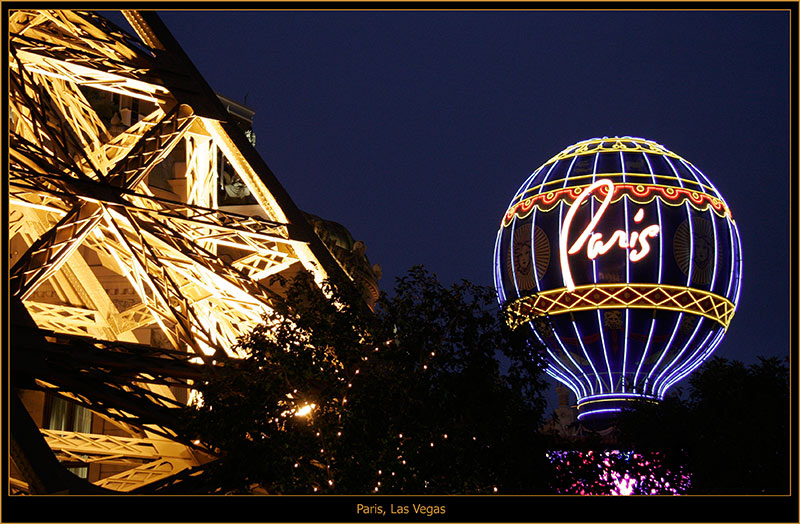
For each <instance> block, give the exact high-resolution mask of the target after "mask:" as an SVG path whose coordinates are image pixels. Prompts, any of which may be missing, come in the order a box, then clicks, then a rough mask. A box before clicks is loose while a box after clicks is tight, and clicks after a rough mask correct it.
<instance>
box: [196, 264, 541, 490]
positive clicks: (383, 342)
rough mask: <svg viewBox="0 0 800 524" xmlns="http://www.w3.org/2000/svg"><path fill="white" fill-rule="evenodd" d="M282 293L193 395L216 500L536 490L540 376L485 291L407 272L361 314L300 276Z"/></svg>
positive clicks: (532, 355)
mask: <svg viewBox="0 0 800 524" xmlns="http://www.w3.org/2000/svg"><path fill="white" fill-rule="evenodd" d="M288 289H289V292H288V295H287V296H289V297H290V299H289V300H287V302H286V304H284V305H282V306H281V307H279V308H278V309H277V310H276V311H275V312H274V313H273V314H270V315H269V316H267V317H266V318H265V322H264V324H263V325H262V326H260V327H258V328H257V329H256V330H254V331H253V333H251V334H250V335H248V336H246V337H244V338H243V339H242V340H241V341H240V343H239V349H240V350H242V351H243V352H244V353H245V354H246V355H247V358H245V359H242V360H240V361H231V362H226V363H225V365H223V366H221V367H220V368H219V369H217V370H215V373H214V376H209V377H208V378H207V380H204V381H203V383H202V384H198V385H197V388H198V390H199V391H200V393H201V394H202V399H203V403H202V405H201V406H199V407H197V408H196V409H191V410H189V411H187V423H188V425H189V427H190V428H191V430H192V431H194V434H195V435H196V436H197V438H199V439H201V440H203V441H204V442H207V443H209V444H211V445H213V446H215V447H217V448H219V450H221V452H222V454H223V455H224V456H223V458H222V459H220V460H219V461H217V463H215V464H213V465H212V466H211V467H209V468H208V470H209V475H210V476H213V478H214V482H213V484H214V485H218V486H220V491H221V492H232V491H247V489H248V487H249V486H253V485H259V486H261V487H263V488H264V489H265V490H266V491H267V492H268V493H315V492H316V493H391V494H399V493H434V494H448V493H461V494H469V493H494V492H503V493H533V492H544V491H545V490H546V484H547V476H548V474H549V464H548V463H547V462H546V458H545V454H544V449H543V443H542V442H541V440H540V439H539V438H538V435H537V432H536V429H537V427H538V426H539V424H540V422H541V419H542V414H543V411H544V409H545V400H544V398H543V395H542V392H543V390H544V389H545V388H546V385H545V383H544V381H543V380H542V377H541V369H542V365H543V363H542V361H541V359H540V357H539V356H538V353H537V352H536V350H535V348H533V347H531V346H530V345H529V344H528V342H527V341H526V340H525V339H524V338H522V337H521V336H519V335H515V334H514V333H511V332H510V331H509V330H508V329H507V328H506V326H505V323H504V322H503V321H502V318H501V316H500V313H499V308H498V307H497V304H496V299H495V296H494V292H493V291H491V290H490V289H488V288H484V287H480V286H475V285H473V284H471V283H469V282H466V281H462V282H461V283H458V284H455V285H453V286H451V287H449V288H447V287H445V286H443V285H442V284H441V283H439V282H438V280H437V279H436V277H435V276H433V275H431V274H430V273H428V272H427V271H425V270H424V269H422V268H421V267H415V268H412V270H411V271H410V272H409V273H408V275H407V276H405V277H402V278H400V279H398V282H397V285H396V288H395V290H394V295H393V296H392V297H389V296H387V295H386V294H383V295H382V296H381V298H380V299H379V301H378V304H377V306H376V310H375V312H374V313H373V312H369V311H365V310H364V308H363V302H362V300H361V298H360V295H359V293H358V292H357V291H356V290H353V289H351V288H350V287H349V286H336V285H334V284H332V283H330V282H326V283H325V284H324V286H323V288H322V291H323V292H322V293H320V292H319V289H318V288H317V287H316V286H315V285H314V283H313V282H312V281H311V280H310V277H308V276H307V275H301V276H300V277H299V278H297V279H295V280H294V281H292V282H290V283H288ZM498 357H500V358H502V359H503V360H504V362H505V363H506V364H507V370H506V371H505V372H501V369H500V362H499V360H498Z"/></svg>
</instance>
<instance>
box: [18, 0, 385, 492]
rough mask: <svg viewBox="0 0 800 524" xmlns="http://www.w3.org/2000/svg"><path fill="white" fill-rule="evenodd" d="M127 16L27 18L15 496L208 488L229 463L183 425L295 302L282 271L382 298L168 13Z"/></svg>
mask: <svg viewBox="0 0 800 524" xmlns="http://www.w3.org/2000/svg"><path fill="white" fill-rule="evenodd" d="M123 13H124V16H125V18H126V20H127V21H128V23H129V24H130V26H131V27H132V28H133V30H134V31H135V35H134V34H130V33H129V32H126V31H125V30H123V29H121V28H120V27H118V26H116V25H115V24H113V23H112V22H111V21H109V20H107V19H105V18H103V17H101V16H100V15H98V14H96V13H92V12H85V11H59V10H12V11H10V12H9V20H8V24H9V25H8V27H9V40H8V60H9V69H8V108H9V112H8V117H7V124H8V126H9V144H10V154H9V156H8V159H9V160H8V162H9V163H8V165H7V169H6V173H7V177H8V178H7V183H8V201H7V212H8V226H9V238H8V248H9V255H8V258H7V260H9V261H10V262H9V268H10V275H9V280H8V282H9V289H8V292H7V295H6V296H7V297H8V306H9V308H8V309H9V311H10V319H9V324H8V325H9V326H10V329H9V332H8V338H7V340H6V343H7V345H6V347H8V348H9V351H8V353H7V355H8V359H7V361H6V369H7V370H9V373H8V375H7V376H8V377H10V381H11V383H10V384H9V385H7V394H8V395H9V401H8V402H7V403H6V406H8V410H7V413H6V423H7V424H8V429H9V433H10V437H11V438H10V445H9V450H10V455H11V467H10V473H9V484H10V488H9V489H10V492H11V493H12V494H24V493H30V494H52V493H65V494H92V493H162V492H163V493H169V492H170V489H171V488H174V487H175V486H181V485H189V486H197V485H198V484H197V482H198V481H197V479H198V478H200V477H202V475H201V474H199V473H198V472H202V470H203V466H204V465H206V464H209V463H211V462H213V461H214V460H215V459H216V458H217V457H216V456H215V454H214V450H211V449H208V448H207V447H205V446H204V444H203V443H202V442H199V441H192V440H191V439H190V437H189V436H188V435H187V434H186V432H185V431H184V428H182V427H180V422H179V421H178V417H176V416H175V413H176V412H177V411H178V410H180V409H181V408H182V407H183V406H186V405H187V403H190V402H191V401H192V396H193V390H192V381H193V380H198V379H199V378H200V377H202V376H204V373H205V372H207V371H208V370H209V369H211V370H213V369H214V366H217V365H219V363H221V362H225V361H230V359H237V358H241V357H242V356H243V355H240V354H238V353H237V351H236V350H235V349H233V348H235V343H236V341H237V339H238V337H240V336H241V335H243V334H246V333H248V332H249V331H250V330H251V329H252V328H253V327H254V326H256V325H257V324H259V323H260V322H261V320H262V316H263V315H264V313H265V312H267V311H270V310H271V309H272V308H273V306H274V305H275V304H276V301H281V300H283V299H284V296H283V294H282V292H283V288H282V287H281V285H280V284H279V283H276V282H275V279H274V278H272V277H274V276H275V275H277V274H280V275H282V276H284V277H287V278H289V277H291V276H292V275H295V274H297V273H298V272H300V271H307V272H310V273H311V274H312V275H313V277H314V280H315V281H316V282H318V283H321V282H322V281H323V280H324V279H331V280H335V281H340V282H352V283H353V285H358V286H360V287H361V289H365V290H366V291H365V302H367V303H368V304H369V303H370V302H372V303H374V300H375V298H376V297H377V278H378V277H379V274H378V273H379V268H378V267H374V268H371V267H370V266H369V265H368V263H367V262H366V257H364V256H363V245H361V246H358V245H355V246H354V245H353V242H352V237H350V236H349V233H347V232H346V230H344V232H342V231H343V228H342V227H341V226H339V225H338V224H335V223H328V222H326V221H324V220H321V219H319V218H318V217H315V216H313V215H307V214H305V213H303V212H302V211H300V210H299V209H298V208H297V206H296V205H295V204H294V203H293V202H292V200H291V198H290V197H289V195H288V194H287V192H286V190H285V189H284V188H283V187H282V186H281V184H280V183H279V182H278V180H277V179H276V177H275V175H274V174H273V173H272V172H271V171H270V169H269V168H268V167H267V165H266V164H265V163H264V161H263V160H262V159H261V157H260V156H259V155H258V153H256V151H255V149H254V142H253V141H252V138H253V135H252V131H251V129H250V126H249V125H248V124H249V121H248V118H252V112H251V111H250V112H248V110H247V108H244V107H243V106H241V105H238V104H236V103H233V102H231V101H229V100H227V99H225V98H224V97H220V96H218V95H217V94H215V93H214V91H212V89H211V88H210V87H209V85H208V84H207V83H206V82H205V80H204V79H203V78H202V76H201V75H200V74H199V73H198V71H197V69H196V68H195V67H194V65H193V64H192V62H191V61H190V60H189V58H188V57H187V56H186V54H185V53H184V51H183V50H182V49H181V47H180V46H179V45H178V43H177V42H176V40H175V38H174V37H173V36H172V34H171V33H170V32H169V31H168V30H167V28H166V26H165V25H164V23H163V22H162V21H161V19H160V18H159V17H158V16H157V15H156V14H155V13H154V12H152V11H124V12H123ZM331 224H332V225H333V227H329V226H331ZM193 479H194V481H195V484H191V482H192V481H193ZM185 490H190V488H185ZM210 491H213V486H211V487H209V486H202V492H210Z"/></svg>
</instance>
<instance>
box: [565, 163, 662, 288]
mask: <svg viewBox="0 0 800 524" xmlns="http://www.w3.org/2000/svg"><path fill="white" fill-rule="evenodd" d="M602 186H605V187H606V196H605V198H603V201H602V203H601V204H600V208H599V209H598V210H597V212H596V213H595V214H594V215H593V216H592V219H591V220H590V221H589V223H588V224H587V225H586V227H585V228H584V230H583V231H582V232H581V234H580V236H579V237H578V238H577V239H576V240H575V242H574V243H573V244H572V245H571V246H570V247H569V249H567V245H568V243H569V233H570V228H571V227H572V220H573V218H575V213H577V212H578V208H579V207H580V205H581V204H582V203H583V202H584V200H586V199H587V198H589V196H591V193H592V191H594V190H595V189H597V188H599V187H602ZM613 197H614V183H613V182H612V181H611V180H609V179H607V178H603V179H601V180H598V181H596V182H594V183H593V184H592V185H590V186H589V187H587V188H586V190H585V191H583V192H582V193H581V194H580V195H579V196H578V198H576V199H575V202H573V203H572V206H570V208H569V211H568V212H567V216H566V217H565V218H564V223H563V224H562V226H561V238H560V239H559V255H560V261H561V275H562V276H563V278H564V285H565V286H566V287H567V291H570V292H571V291H575V282H574V281H573V280H572V271H571V270H570V268H569V255H574V254H576V253H577V252H579V251H580V250H581V249H583V246H584V244H585V245H586V256H587V257H588V258H589V259H590V260H594V259H595V258H597V257H598V256H599V255H604V254H606V253H607V252H608V251H609V250H610V249H611V248H612V247H614V245H615V244H616V245H618V246H619V247H620V248H621V249H629V250H630V251H629V253H628V258H630V260H631V262H638V261H640V260H641V259H643V258H644V257H645V256H646V255H647V254H648V253H649V252H650V244H649V243H648V241H647V239H648V238H655V237H656V236H658V234H659V233H660V232H661V228H660V227H659V226H658V224H651V225H649V226H647V227H645V228H644V229H642V231H641V232H639V231H633V232H632V233H631V235H630V237H628V234H627V233H626V232H625V231H622V230H621V229H618V230H616V231H614V232H613V233H612V234H611V238H609V240H608V241H607V242H603V234H602V233H595V228H596V227H597V225H598V224H599V223H600V219H601V218H603V214H604V213H605V211H606V208H608V206H609V204H611V199H612V198H613ZM643 218H644V209H640V210H639V211H638V212H637V213H636V215H634V217H633V221H634V222H635V223H637V224H638V223H640V222H641V221H642V219H643ZM587 240H588V242H587ZM637 242H638V244H639V247H638V249H637V248H636V247H635V246H636V244H637Z"/></svg>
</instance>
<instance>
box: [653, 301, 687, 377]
mask: <svg viewBox="0 0 800 524" xmlns="http://www.w3.org/2000/svg"><path fill="white" fill-rule="evenodd" d="M681 320H683V313H678V320H677V322H675V327H674V328H672V335H671V336H670V337H669V341H668V342H667V344H666V345H665V346H664V351H662V352H661V356H660V357H658V360H657V361H656V363H655V364H654V365H653V367H652V369H651V370H650V373H648V374H647V378H646V379H645V380H644V389H645V391H647V387H648V385H649V386H650V389H651V390H652V391H653V392H654V393H655V387H653V383H652V382H650V381H651V379H652V378H653V373H655V371H656V369H657V368H658V365H659V364H661V361H662V360H664V357H665V356H666V355H667V353H668V352H669V350H670V346H672V341H673V340H675V334H676V333H677V332H678V326H680V325H681Z"/></svg>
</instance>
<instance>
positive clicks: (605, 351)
mask: <svg viewBox="0 0 800 524" xmlns="http://www.w3.org/2000/svg"><path fill="white" fill-rule="evenodd" d="M604 138H606V137H604ZM599 160H600V153H598V152H596V153H594V164H593V165H592V183H593V184H594V183H595V182H596V181H597V162H598V161H599ZM589 206H590V207H589V212H590V213H591V214H592V215H594V198H590V199H589ZM592 277H593V278H594V285H595V286H596V285H597V259H594V260H592ZM595 311H596V313H597V326H598V329H599V331H600V345H601V346H602V348H603V359H604V360H605V362H606V369H607V370H608V390H609V391H610V392H613V391H614V390H615V387H614V375H613V374H612V373H611V364H610V363H609V362H608V349H607V348H606V339H605V336H604V335H603V319H602V318H601V317H600V310H599V309H596V310H595Z"/></svg>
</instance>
